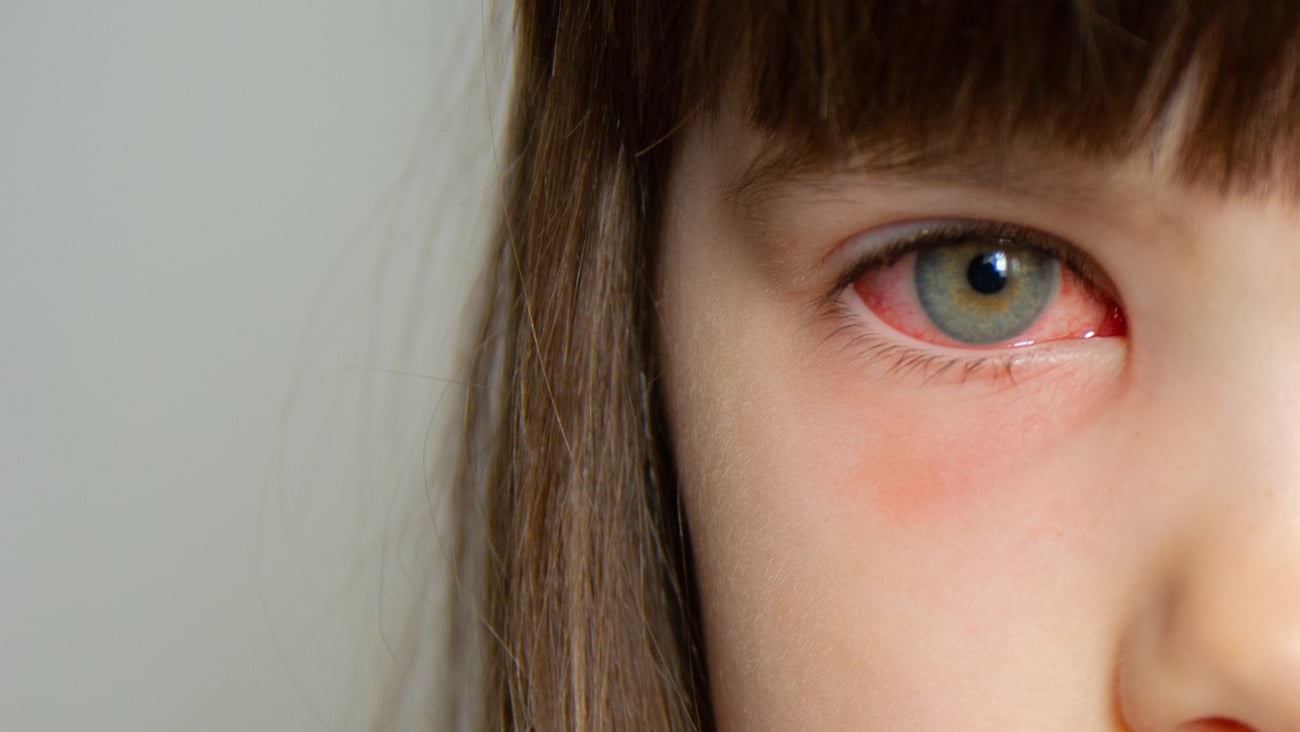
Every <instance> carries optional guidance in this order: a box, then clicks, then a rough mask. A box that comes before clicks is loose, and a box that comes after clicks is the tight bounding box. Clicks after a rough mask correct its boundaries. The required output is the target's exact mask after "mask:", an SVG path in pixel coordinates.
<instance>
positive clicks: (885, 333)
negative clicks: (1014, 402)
mask: <svg viewBox="0 0 1300 732" xmlns="http://www.w3.org/2000/svg"><path fill="white" fill-rule="evenodd" d="M824 314H825V315H826V316H827V317H828V318H829V322H830V323H831V329H830V333H829V336H828V337H827V338H826V342H827V344H828V345H830V346H831V347H832V348H834V349H835V352H836V353H838V354H841V355H843V356H846V357H848V358H849V359H851V360H852V361H853V362H854V363H855V364H857V365H858V366H861V367H863V368H865V369H867V370H868V371H869V372H871V373H872V374H874V375H876V376H878V377H880V378H885V379H892V380H898V381H902V382H904V383H908V384H914V385H918V386H922V385H932V386H940V385H975V384H983V385H985V386H988V387H992V388H993V389H994V390H1000V389H1001V388H1002V387H1013V386H1019V385H1022V384H1024V383H1026V382H1028V381H1029V380H1031V379H1036V378H1038V377H1040V376H1045V375H1047V374H1050V373H1055V372H1057V370H1058V369H1059V368H1061V367H1067V368H1068V367H1070V366H1071V365H1079V364H1081V363H1085V362H1088V361H1093V360H1096V359H1103V360H1110V359H1113V358H1114V357H1115V356H1116V355H1117V354H1121V353H1123V351H1124V349H1125V348H1126V344H1125V342H1124V339H1123V338H1105V339H1097V340H1073V339H1071V340H1061V341H1051V342H1046V343H1041V344H1037V345H1034V346H1033V347H1031V348H1006V347H1002V348H993V349H985V350H975V349H966V348H949V347H944V346H941V345H935V344H928V343H925V344H923V343H918V342H915V340H914V339H911V338H909V337H907V336H904V335H902V334H897V333H894V332H893V328H891V327H890V326H888V325H887V324H885V323H884V322H883V321H881V320H880V318H879V317H878V316H876V315H875V314H874V313H872V312H871V311H870V310H869V309H868V308H867V307H866V305H865V304H864V303H863V302H862V301H861V299H860V298H858V297H857V296H856V294H855V293H854V292H853V290H852V288H847V289H846V290H845V291H844V292H843V293H841V296H840V298H838V299H837V300H836V301H835V302H834V303H832V304H831V305H830V311H829V312H825V313H824ZM909 341H910V342H909Z"/></svg>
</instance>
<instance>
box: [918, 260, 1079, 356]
mask: <svg viewBox="0 0 1300 732" xmlns="http://www.w3.org/2000/svg"><path fill="white" fill-rule="evenodd" d="M1059 267H1060V265H1059V264H1058V263H1057V260H1056V258H1055V257H1053V256H1052V255H1050V254H1048V253H1046V252H1043V251H1040V250H1038V249H1034V248H1031V247H1026V246H1021V245H1017V244H1016V243H1015V242H1014V241H1010V240H1006V239H969V240H965V241H959V242H955V243H952V244H945V245H942V246H936V247H930V248H927V249H923V250H921V252H920V253H918V254H917V256H916V273H915V283H916V294H917V297H918V299H920V301H921V308H922V309H924V310H925V314H926V315H927V316H928V317H929V318H930V320H931V321H932V322H933V323H934V324H935V326H936V327H938V329H939V330H940V331H942V332H943V334H944V335H946V336H948V337H949V338H951V339H953V340H955V341H957V342H959V343H964V344H966V345H971V346H987V345H992V344H995V343H1002V342H1004V341H1009V340H1011V339H1013V338H1015V337H1016V336H1018V335H1020V334H1022V333H1024V332H1025V331H1026V330H1028V328H1029V326H1031V325H1033V324H1034V321H1035V320H1037V319H1038V316H1039V315H1041V314H1042V312H1043V309H1044V308H1046V307H1047V304H1048V303H1049V302H1051V300H1052V297H1053V296H1054V295H1055V294H1056V288H1057V283H1058V282H1059V280H1060V274H1059Z"/></svg>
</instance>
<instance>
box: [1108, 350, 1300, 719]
mask: <svg viewBox="0 0 1300 732" xmlns="http://www.w3.org/2000/svg"><path fill="white" fill-rule="evenodd" d="M1255 363H1256V364H1260V363H1263V364H1267V366H1266V367H1264V368H1262V369H1261V368H1259V367H1257V368H1256V369H1255V371H1254V372H1253V375H1254V376H1255V378H1254V379H1246V378H1244V377H1236V378H1218V379H1214V380H1212V381H1211V380H1206V381H1201V382H1200V383H1197V384H1191V383H1187V382H1184V383H1181V384H1176V385H1175V384H1170V385H1168V386H1169V387H1170V388H1171V392H1170V393H1169V394H1165V395H1162V396H1160V397H1157V399H1158V400H1159V401H1161V402H1162V403H1164V404H1170V403H1171V402H1174V401H1176V399H1175V396H1174V395H1175V394H1176V393H1177V392H1182V393H1183V394H1186V393H1187V392H1186V391H1183V389H1185V388H1199V392H1200V393H1201V394H1203V395H1205V396H1206V400H1205V401H1203V402H1200V403H1198V404H1196V405H1188V404H1187V400H1186V399H1185V398H1184V399H1183V402H1182V406H1180V407H1174V409H1175V410H1178V411H1179V412H1180V414H1178V415H1176V416H1177V418H1176V419H1175V420H1174V421H1173V422H1171V424H1178V425H1182V427H1175V428H1174V429H1173V430H1172V431H1171V432H1170V433H1166V436H1167V437H1168V439H1169V440H1170V442H1167V443H1164V444H1163V445H1162V448H1163V449H1161V450H1159V452H1160V453H1162V454H1147V455H1146V457H1145V458H1142V459H1146V460H1154V461H1156V463H1152V464H1151V465H1148V466H1147V467H1149V468H1152V470H1151V472H1152V473H1157V472H1159V471H1160V469H1161V468H1160V467H1157V466H1158V465H1164V466H1166V467H1165V470H1166V473H1165V474H1166V475H1167V476H1175V475H1176V477H1171V479H1170V480H1169V481H1168V482H1166V483H1164V484H1163V485H1160V486H1159V487H1158V488H1156V489H1155V490H1154V492H1153V493H1152V495H1155V496H1159V497H1158V498H1157V499H1155V500H1158V501H1159V505H1160V507H1161V508H1160V510H1159V512H1158V513H1160V514H1161V516H1162V517H1163V521H1161V520H1153V521H1151V522H1150V523H1151V524H1152V528H1151V532H1152V536H1155V535H1160V536H1161V538H1160V539H1158V540H1157V543H1158V544H1159V545H1160V547H1159V548H1158V549H1155V550H1154V551H1153V552H1152V554H1153V555H1154V556H1153V557H1152V558H1151V561H1152V564H1151V565H1150V567H1149V572H1147V573H1146V575H1145V576H1146V578H1147V581H1146V582H1145V583H1143V586H1142V587H1141V588H1140V589H1139V590H1138V591H1137V593H1136V594H1135V595H1134V596H1133V598H1134V599H1133V600H1132V607H1131V608H1130V610H1129V611H1128V612H1129V615H1128V620H1127V621H1126V626H1125V630H1124V631H1123V638H1122V645H1121V650H1120V653H1119V656H1118V671H1117V679H1118V689H1117V696H1118V699H1119V708H1120V712H1121V716H1122V717H1123V719H1124V721H1125V722H1126V723H1127V725H1128V726H1129V728H1130V729H1132V730H1134V732H1215V731H1218V732H1226V731H1227V730H1234V731H1241V730H1252V731H1255V732H1300V382H1296V380H1295V379H1293V378H1292V376H1291V374H1289V373H1284V372H1285V371H1289V369H1285V368H1278V367H1276V365H1277V364H1278V363H1279V359H1259V360H1256V361H1255ZM1288 363H1289V361H1288ZM1224 373H1226V369H1225V370H1224ZM1179 387H1182V388H1181V389H1180V388H1179ZM1265 387H1267V388H1265ZM1192 393H1195V392H1192ZM1166 397H1169V398H1168V399H1166ZM1170 463H1177V464H1178V471H1177V472H1176V473H1172V472H1169V469H1168V468H1167V465H1168V464H1170ZM1153 518H1154V517H1153ZM1157 524H1159V525H1160V528H1157V527H1156V525H1157ZM1161 532H1164V533H1161Z"/></svg>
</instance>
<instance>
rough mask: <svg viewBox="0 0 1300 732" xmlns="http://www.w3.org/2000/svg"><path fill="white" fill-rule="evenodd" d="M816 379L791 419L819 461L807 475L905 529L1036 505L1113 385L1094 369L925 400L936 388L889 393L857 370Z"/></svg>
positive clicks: (861, 510)
mask: <svg viewBox="0 0 1300 732" xmlns="http://www.w3.org/2000/svg"><path fill="white" fill-rule="evenodd" d="M811 367H813V368H817V367H818V366H811ZM821 367H822V368H824V369H825V370H824V371H823V372H822V373H824V374H827V376H826V377H825V378H824V379H823V380H822V381H821V382H820V384H818V385H816V386H814V387H813V388H812V389H811V390H810V393H807V394H804V395H803V398H802V401H801V406H799V407H798V408H796V409H794V410H793V411H792V412H791V416H792V418H793V419H794V420H796V421H797V422H798V423H799V429H798V430H797V434H801V435H804V438H803V442H804V444H805V445H808V446H809V450H810V452H811V453H812V454H813V455H815V458H814V459H812V460H810V461H808V462H807V464H805V465H804V466H803V468H802V469H803V470H804V474H805V475H809V474H813V475H817V476H818V483H819V484H820V486H822V491H824V493H825V494H826V498H827V500H830V501H833V502H834V503H836V504H838V506H839V507H840V508H841V509H844V510H847V511H850V512H853V513H856V514H858V515H857V516H856V518H859V519H862V520H866V519H868V518H870V517H869V516H866V515H862V514H874V515H875V516H879V517H880V518H883V519H884V520H885V521H887V522H889V523H890V524H892V525H894V526H898V527H907V526H915V525H918V524H926V523H933V522H935V521H941V520H943V519H945V518H947V517H955V516H961V515H964V514H968V513H971V512H973V511H982V509H983V508H985V507H989V506H1006V505H1008V504H1011V505H1019V506H1024V505H1025V502H1026V501H1041V500H1042V498H1041V496H1042V495H1043V494H1044V491H1042V489H1041V488H1042V487H1041V486H1040V485H1038V484H1039V483H1040V482H1041V481H1043V480H1046V479H1047V478H1046V477H1045V476H1047V475H1050V474H1052V473H1056V472H1058V470H1060V466H1057V465H1052V464H1051V463H1064V462H1069V461H1070V460H1071V455H1072V454H1073V453H1075V452H1076V451H1075V450H1072V449H1068V448H1069V447H1071V446H1073V447H1078V445H1077V444H1074V443H1077V442H1079V440H1080V437H1079V436H1080V434H1081V433H1082V432H1083V431H1084V430H1086V428H1087V425H1089V424H1090V423H1091V422H1092V420H1093V417H1094V416H1095V414H1096V413H1097V410H1098V405H1099V404H1100V403H1101V402H1102V401H1103V400H1104V398H1105V397H1104V393H1103V392H1104V391H1105V390H1106V389H1107V388H1108V385H1110V384H1113V383H1114V379H1113V370H1111V369H1109V368H1098V362H1097V361H1096V360H1089V361H1088V362H1086V363H1073V364H1064V365H1061V366H1058V367H1054V368H1052V369H1050V370H1049V371H1046V372H1043V373H1039V374H1037V375H1035V376H1034V377H1033V378H1031V379H1028V380H1026V381H1024V382H1023V383H1019V384H1014V383H1011V382H1009V381H1008V380H1007V379H1006V377H999V379H1001V383H972V384H969V385H958V386H956V387H943V388H941V389H943V390H944V393H945V394H946V396H947V397H948V398H935V397H934V393H933V392H932V393H929V394H926V393H923V392H924V390H925V389H927V388H929V389H935V388H939V387H924V386H922V387H915V388H897V387H895V388H890V387H889V385H888V384H886V383H882V382H880V381H878V380H875V379H872V378H870V377H864V376H863V374H862V373H861V371H860V369H856V368H853V367H852V366H849V367H844V366H839V367H834V366H832V367H826V366H825V365H824V364H823V365H821ZM804 383H805V384H807V383H808V382H807V381H805V382H804ZM789 457H791V458H792V459H797V458H795V457H794V456H789Z"/></svg>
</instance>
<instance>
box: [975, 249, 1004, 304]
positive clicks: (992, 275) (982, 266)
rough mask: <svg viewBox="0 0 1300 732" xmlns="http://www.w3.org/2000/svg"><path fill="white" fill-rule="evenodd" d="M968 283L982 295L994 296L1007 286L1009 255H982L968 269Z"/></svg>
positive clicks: (992, 253)
mask: <svg viewBox="0 0 1300 732" xmlns="http://www.w3.org/2000/svg"><path fill="white" fill-rule="evenodd" d="M966 281H967V282H969V283H970V286H971V287H972V288H974V290H975V291H976V292H978V293H980V294H981V295H992V294H994V293H996V292H998V291H1000V290H1001V289H1002V288H1003V287H1006V286H1007V253H1006V252H989V253H987V254H980V255H978V256H976V257H975V258H974V259H972V260H971V261H970V266H969V267H967V268H966Z"/></svg>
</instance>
